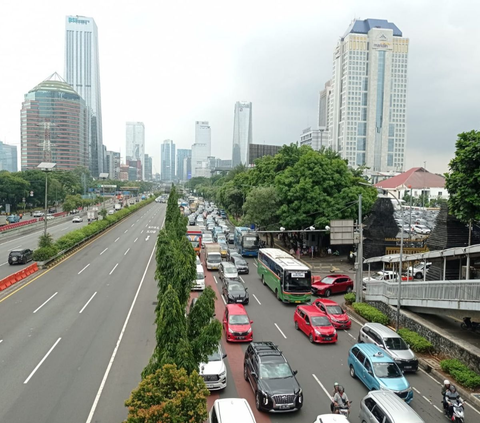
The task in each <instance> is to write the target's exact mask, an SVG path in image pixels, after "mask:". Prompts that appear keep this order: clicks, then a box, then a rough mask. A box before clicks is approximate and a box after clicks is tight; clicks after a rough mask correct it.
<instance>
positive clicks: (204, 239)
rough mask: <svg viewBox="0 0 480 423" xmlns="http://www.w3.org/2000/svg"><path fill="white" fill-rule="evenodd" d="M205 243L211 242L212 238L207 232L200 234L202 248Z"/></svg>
mask: <svg viewBox="0 0 480 423" xmlns="http://www.w3.org/2000/svg"><path fill="white" fill-rule="evenodd" d="M205 244H213V238H212V236H211V235H209V234H203V236H202V248H204V246H205Z"/></svg>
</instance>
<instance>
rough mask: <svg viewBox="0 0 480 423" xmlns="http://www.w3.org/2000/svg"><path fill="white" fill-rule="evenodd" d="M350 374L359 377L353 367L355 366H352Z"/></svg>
mask: <svg viewBox="0 0 480 423" xmlns="http://www.w3.org/2000/svg"><path fill="white" fill-rule="evenodd" d="M350 376H352V377H353V378H354V379H355V378H356V377H357V375H356V374H355V369H354V368H353V366H350Z"/></svg>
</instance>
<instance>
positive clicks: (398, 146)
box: [326, 19, 409, 172]
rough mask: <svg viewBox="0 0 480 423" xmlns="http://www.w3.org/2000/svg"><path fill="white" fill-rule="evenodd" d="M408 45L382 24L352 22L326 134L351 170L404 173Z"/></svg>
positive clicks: (336, 67) (339, 59) (336, 62)
mask: <svg viewBox="0 0 480 423" xmlns="http://www.w3.org/2000/svg"><path fill="white" fill-rule="evenodd" d="M408 45H409V40H408V39H407V38H403V36H402V32H401V31H400V30H399V29H398V28H397V26H396V25H395V24H393V23H390V22H387V21H386V20H383V19H366V20H354V21H353V22H352V23H351V25H350V27H349V28H348V29H347V31H346V33H345V34H344V36H343V37H342V38H341V39H340V41H339V42H338V45H337V47H336V49H335V52H334V55H333V77H332V80H331V86H332V94H331V99H332V101H330V102H329V110H328V111H327V117H328V116H329V117H330V120H327V122H326V123H327V131H326V133H327V135H328V137H329V142H330V143H331V146H332V148H333V149H334V150H335V151H338V152H339V153H340V155H341V156H342V157H343V158H344V159H347V160H348V162H349V164H350V165H351V166H353V167H356V166H362V165H365V166H367V167H368V168H370V169H371V170H372V171H381V172H384V171H398V170H403V169H404V166H405V150H406V129H407V122H406V110H407V69H408Z"/></svg>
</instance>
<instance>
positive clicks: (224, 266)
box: [218, 261, 238, 281]
mask: <svg viewBox="0 0 480 423" xmlns="http://www.w3.org/2000/svg"><path fill="white" fill-rule="evenodd" d="M218 277H219V278H220V280H221V281H223V280H224V279H234V278H238V272H237V268H236V267H235V265H234V264H233V263H229V262H228V261H222V262H221V263H220V266H219V267H218Z"/></svg>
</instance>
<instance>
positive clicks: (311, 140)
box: [300, 128, 328, 150]
mask: <svg viewBox="0 0 480 423" xmlns="http://www.w3.org/2000/svg"><path fill="white" fill-rule="evenodd" d="M327 138H328V137H327V135H326V134H325V128H318V129H312V128H306V129H304V130H303V132H302V135H300V145H309V146H310V147H312V148H313V149H314V150H320V149H321V148H322V147H328V139H327ZM324 141H325V143H324Z"/></svg>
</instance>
